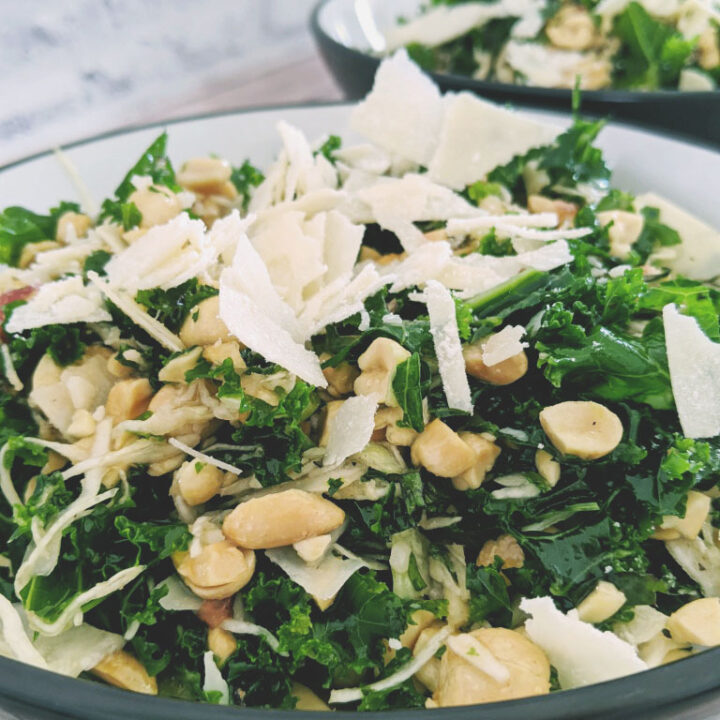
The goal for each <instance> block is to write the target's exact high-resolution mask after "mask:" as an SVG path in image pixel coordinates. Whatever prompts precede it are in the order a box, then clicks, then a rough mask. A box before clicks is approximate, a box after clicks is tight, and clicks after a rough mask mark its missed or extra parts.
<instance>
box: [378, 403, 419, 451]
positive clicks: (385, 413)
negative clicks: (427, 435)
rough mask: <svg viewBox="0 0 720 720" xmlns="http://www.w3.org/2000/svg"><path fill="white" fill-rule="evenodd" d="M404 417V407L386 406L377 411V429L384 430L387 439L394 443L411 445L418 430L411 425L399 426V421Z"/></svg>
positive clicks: (405, 445)
mask: <svg viewBox="0 0 720 720" xmlns="http://www.w3.org/2000/svg"><path fill="white" fill-rule="evenodd" d="M402 418H403V411H402V408H399V407H385V408H380V409H379V410H378V411H377V412H376V413H375V430H376V431H382V430H384V431H385V433H384V437H385V439H386V440H387V441H388V442H389V443H391V444H392V445H400V446H403V447H409V446H410V445H412V444H413V443H414V442H415V438H416V437H417V436H418V433H417V431H416V430H413V429H412V428H410V427H399V426H398V422H399V421H400V420H402Z"/></svg>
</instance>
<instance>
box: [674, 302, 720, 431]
mask: <svg viewBox="0 0 720 720" xmlns="http://www.w3.org/2000/svg"><path fill="white" fill-rule="evenodd" d="M663 325H664V327H665V347H666V349H667V357H668V366H669V368H670V383H671V385H672V391H673V396H674V398H675V407H676V408H677V413H678V416H679V418H680V425H681V427H682V429H683V433H684V434H685V436H686V437H690V438H706V437H714V436H715V435H718V434H720V344H718V343H714V342H712V340H710V338H708V337H707V335H705V333H704V332H703V331H702V330H701V329H700V326H699V325H698V322H697V320H696V319H695V318H693V317H688V316H687V315H681V314H680V313H679V312H678V309H677V307H675V305H672V304H671V305H666V306H665V307H664V308H663Z"/></svg>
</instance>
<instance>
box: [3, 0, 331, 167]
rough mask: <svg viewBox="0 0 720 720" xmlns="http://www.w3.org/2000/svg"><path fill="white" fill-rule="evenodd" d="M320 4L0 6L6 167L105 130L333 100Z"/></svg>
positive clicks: (274, 0)
mask: <svg viewBox="0 0 720 720" xmlns="http://www.w3.org/2000/svg"><path fill="white" fill-rule="evenodd" d="M313 4H314V0H203V2H197V0H153V1H152V2H146V0H26V1H24V2H19V3H11V2H9V1H6V2H3V3H2V8H3V22H2V24H0V70H2V72H0V97H1V98H3V102H2V103H0V165H1V164H4V163H6V162H9V161H12V160H14V159H17V158H19V157H23V156H25V155H28V154H30V153H33V152H37V151H39V150H44V149H46V148H48V147H52V146H57V145H61V144H63V143H66V142H70V141H72V140H75V139H78V138H81V137H86V136H89V135H93V134H96V133H99V132H103V131H105V130H110V129H114V128H117V127H123V126H127V125H134V124H139V123H143V122H147V121H151V120H162V119H165V118H170V117H177V116H179V115H184V114H189V113H199V112H209V111H213V110H217V109H220V110H223V109H230V108H236V107H241V106H250V105H263V104H277V103H282V102H301V101H307V100H315V99H318V100H322V99H335V98H338V97H339V96H340V94H339V91H338V89H337V88H336V87H335V85H334V84H333V82H332V80H331V79H330V76H329V74H328V73H327V71H326V70H325V68H324V67H323V66H322V63H321V62H320V60H319V58H318V57H317V54H316V51H315V48H314V44H313V41H312V38H311V36H310V32H309V27H308V18H309V13H310V10H311V8H312V6H313Z"/></svg>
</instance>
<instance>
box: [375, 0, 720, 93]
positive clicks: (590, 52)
mask: <svg viewBox="0 0 720 720" xmlns="http://www.w3.org/2000/svg"><path fill="white" fill-rule="evenodd" d="M719 27H720V5H718V3H717V2H716V0H582V1H579V2H568V1H567V0H492V1H491V2H474V1H473V0H468V1H466V0H430V2H429V3H428V4H426V5H424V6H423V7H422V10H421V13H420V15H419V16H418V17H415V18H399V22H398V25H397V26H396V27H394V28H391V29H390V30H389V31H388V32H387V33H386V43H387V51H388V52H393V51H395V50H396V49H398V48H400V47H405V48H407V50H408V52H409V53H410V56H411V57H412V58H413V59H414V60H415V62H417V63H418V64H419V65H420V66H421V67H422V68H424V69H425V70H429V71H432V72H440V73H454V74H459V75H468V76H471V77H473V78H476V79H479V80H494V81H497V82H502V83H511V84H517V85H529V86H536V87H546V88H573V87H575V84H576V81H577V82H579V84H580V87H581V88H583V89H586V90H602V89H616V90H675V89H679V90H686V91H712V90H715V89H716V88H717V85H718V82H720V33H719V32H718V28H719Z"/></svg>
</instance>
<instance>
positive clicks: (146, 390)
mask: <svg viewBox="0 0 720 720" xmlns="http://www.w3.org/2000/svg"><path fill="white" fill-rule="evenodd" d="M152 394H153V391H152V387H151V386H150V383H149V381H148V380H147V379H146V378H136V379H130V380H120V382H118V383H115V385H113V386H112V388H111V389H110V392H109V393H108V398H107V402H106V403H105V413H106V414H107V415H108V416H110V417H111V418H112V419H113V421H114V422H115V423H120V422H122V421H123V420H133V419H134V418H136V417H138V416H139V415H142V414H143V413H144V412H145V411H146V410H147V409H148V406H149V405H150V398H152Z"/></svg>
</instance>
